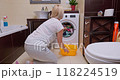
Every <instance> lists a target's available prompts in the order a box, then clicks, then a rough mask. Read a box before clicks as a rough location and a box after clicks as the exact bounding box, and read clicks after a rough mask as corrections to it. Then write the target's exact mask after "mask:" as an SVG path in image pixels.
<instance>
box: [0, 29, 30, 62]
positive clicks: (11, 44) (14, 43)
mask: <svg viewBox="0 0 120 80" xmlns="http://www.w3.org/2000/svg"><path fill="white" fill-rule="evenodd" d="M27 32H28V30H23V31H19V32H16V33H13V34H10V35H7V36H4V37H0V63H2V64H3V63H4V64H11V63H13V62H14V61H15V60H16V59H17V58H18V57H19V56H20V55H21V54H22V53H23V52H24V51H25V50H24V42H25V39H26V37H27V36H28V33H27Z"/></svg>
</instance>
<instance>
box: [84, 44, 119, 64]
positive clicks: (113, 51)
mask: <svg viewBox="0 0 120 80" xmlns="http://www.w3.org/2000/svg"><path fill="white" fill-rule="evenodd" d="M85 58H86V60H87V61H88V62H89V63H90V64H119V63H120V42H99V43H93V44H90V45H88V46H87V48H86V49H85Z"/></svg>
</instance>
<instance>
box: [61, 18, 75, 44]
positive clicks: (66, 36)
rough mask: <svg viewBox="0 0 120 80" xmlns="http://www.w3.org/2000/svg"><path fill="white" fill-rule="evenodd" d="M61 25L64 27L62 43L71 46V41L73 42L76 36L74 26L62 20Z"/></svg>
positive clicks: (68, 21) (70, 22)
mask: <svg viewBox="0 0 120 80" xmlns="http://www.w3.org/2000/svg"><path fill="white" fill-rule="evenodd" d="M61 23H62V25H63V27H64V32H63V41H64V42H65V43H67V44H68V43H69V44H73V43H71V41H72V42H74V41H73V40H74V38H75V37H76V36H77V32H76V25H75V24H74V23H73V22H72V21H70V20H63V21H61Z"/></svg>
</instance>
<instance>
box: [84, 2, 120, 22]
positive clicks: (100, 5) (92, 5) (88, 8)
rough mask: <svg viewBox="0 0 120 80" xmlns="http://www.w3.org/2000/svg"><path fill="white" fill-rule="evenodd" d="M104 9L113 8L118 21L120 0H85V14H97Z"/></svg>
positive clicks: (119, 18)
mask: <svg viewBox="0 0 120 80" xmlns="http://www.w3.org/2000/svg"><path fill="white" fill-rule="evenodd" d="M105 9H115V11H114V16H115V17H116V20H117V21H119V22H120V0H85V16H97V13H98V11H100V10H102V11H103V12H104V11H105Z"/></svg>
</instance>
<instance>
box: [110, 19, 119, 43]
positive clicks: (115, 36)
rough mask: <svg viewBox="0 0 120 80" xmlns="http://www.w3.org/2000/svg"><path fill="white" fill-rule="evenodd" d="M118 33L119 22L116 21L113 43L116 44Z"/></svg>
mask: <svg viewBox="0 0 120 80" xmlns="http://www.w3.org/2000/svg"><path fill="white" fill-rule="evenodd" d="M118 31H119V22H118V21H115V23H114V31H113V39H112V41H113V42H116V39H117V34H118Z"/></svg>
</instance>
